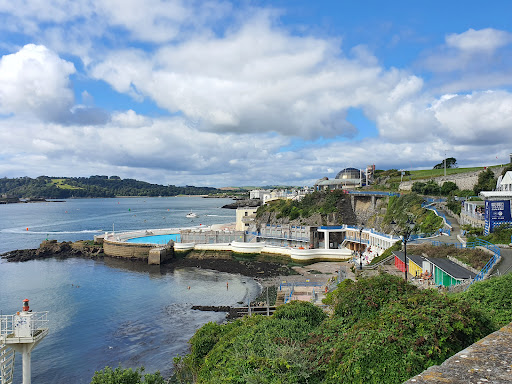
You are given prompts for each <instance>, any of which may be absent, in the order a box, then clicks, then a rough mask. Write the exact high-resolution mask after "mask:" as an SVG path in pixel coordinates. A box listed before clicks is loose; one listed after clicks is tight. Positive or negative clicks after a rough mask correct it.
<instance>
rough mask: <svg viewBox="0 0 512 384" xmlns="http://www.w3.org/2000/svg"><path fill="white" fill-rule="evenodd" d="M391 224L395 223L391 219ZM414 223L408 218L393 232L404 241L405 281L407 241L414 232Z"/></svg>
mask: <svg viewBox="0 0 512 384" xmlns="http://www.w3.org/2000/svg"><path fill="white" fill-rule="evenodd" d="M390 224H391V225H396V224H397V223H396V222H395V221H394V220H392V221H391V223H390ZM415 227H416V224H415V223H414V221H412V220H411V218H408V219H407V221H406V222H405V224H404V225H401V229H400V230H395V233H397V234H399V235H400V237H401V238H402V242H403V243H404V270H405V281H407V242H408V241H409V240H410V239H411V236H412V234H413V232H414V229H415Z"/></svg>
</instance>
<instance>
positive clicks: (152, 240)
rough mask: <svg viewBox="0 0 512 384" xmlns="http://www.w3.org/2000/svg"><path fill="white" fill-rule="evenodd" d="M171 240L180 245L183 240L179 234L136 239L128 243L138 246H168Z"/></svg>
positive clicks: (129, 240)
mask: <svg viewBox="0 0 512 384" xmlns="http://www.w3.org/2000/svg"><path fill="white" fill-rule="evenodd" d="M171 240H173V241H175V242H178V243H179V242H180V240H181V239H180V235H179V234H178V233H170V234H168V235H154V236H143V237H135V238H133V239H128V240H126V242H127V243H136V244H167V243H168V242H169V241H171Z"/></svg>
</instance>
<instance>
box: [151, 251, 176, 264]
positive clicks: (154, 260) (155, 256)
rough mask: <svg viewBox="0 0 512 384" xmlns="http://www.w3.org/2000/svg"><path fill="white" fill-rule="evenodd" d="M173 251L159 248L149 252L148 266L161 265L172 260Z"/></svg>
mask: <svg viewBox="0 0 512 384" xmlns="http://www.w3.org/2000/svg"><path fill="white" fill-rule="evenodd" d="M173 256H174V252H173V249H172V248H170V247H157V248H152V249H150V250H149V255H148V264H154V265H160V264H162V263H164V262H165V261H167V260H169V259H172V257H173Z"/></svg>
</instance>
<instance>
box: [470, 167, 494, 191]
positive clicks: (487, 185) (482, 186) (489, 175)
mask: <svg viewBox="0 0 512 384" xmlns="http://www.w3.org/2000/svg"><path fill="white" fill-rule="evenodd" d="M496 181H497V180H496V178H495V177H494V172H493V171H491V170H490V169H489V168H487V169H486V170H485V171H482V172H480V173H479V174H478V182H477V184H476V185H475V186H474V187H473V192H474V194H475V195H478V194H479V193H480V192H481V191H492V190H493V189H494V188H496Z"/></svg>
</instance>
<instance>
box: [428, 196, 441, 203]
mask: <svg viewBox="0 0 512 384" xmlns="http://www.w3.org/2000/svg"><path fill="white" fill-rule="evenodd" d="M425 201H426V202H427V203H444V202H445V201H446V198H445V197H437V198H435V199H434V198H432V197H426V198H425Z"/></svg>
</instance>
